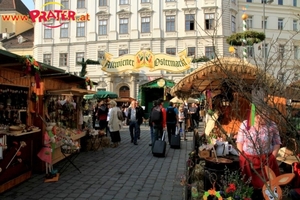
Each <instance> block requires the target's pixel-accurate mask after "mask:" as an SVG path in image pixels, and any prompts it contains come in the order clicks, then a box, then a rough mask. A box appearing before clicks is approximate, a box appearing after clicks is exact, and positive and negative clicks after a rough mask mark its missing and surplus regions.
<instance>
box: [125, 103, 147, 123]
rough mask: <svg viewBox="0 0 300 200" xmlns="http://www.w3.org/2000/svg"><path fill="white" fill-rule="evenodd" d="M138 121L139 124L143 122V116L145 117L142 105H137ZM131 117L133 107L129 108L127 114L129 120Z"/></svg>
mask: <svg viewBox="0 0 300 200" xmlns="http://www.w3.org/2000/svg"><path fill="white" fill-rule="evenodd" d="M135 109H136V121H137V122H138V124H139V125H141V124H142V123H143V117H144V110H143V108H142V107H140V106H139V107H136V108H135ZM130 118H131V108H129V109H128V114H127V119H128V121H129V120H130Z"/></svg>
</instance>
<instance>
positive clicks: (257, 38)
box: [226, 31, 266, 46]
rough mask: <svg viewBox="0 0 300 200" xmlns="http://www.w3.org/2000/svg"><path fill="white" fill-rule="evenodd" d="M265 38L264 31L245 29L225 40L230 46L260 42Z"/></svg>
mask: <svg viewBox="0 0 300 200" xmlns="http://www.w3.org/2000/svg"><path fill="white" fill-rule="evenodd" d="M265 38H266V36H265V34H264V33H261V32H257V31H245V32H242V33H235V34H232V35H231V36H229V37H228V38H227V39H226V42H227V43H228V44H229V45H232V46H243V45H253V44H256V43H259V42H262V41H263V40H264V39H265ZM243 40H245V41H246V42H244V41H243Z"/></svg>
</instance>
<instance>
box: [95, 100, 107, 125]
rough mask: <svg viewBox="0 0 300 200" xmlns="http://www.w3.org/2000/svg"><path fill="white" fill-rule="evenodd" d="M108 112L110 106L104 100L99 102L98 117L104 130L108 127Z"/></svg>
mask: <svg viewBox="0 0 300 200" xmlns="http://www.w3.org/2000/svg"><path fill="white" fill-rule="evenodd" d="M107 114H108V108H107V107H106V105H105V104H104V101H103V100H101V101H100V102H99V103H98V111H97V117H98V120H99V129H100V130H104V129H106V127H107Z"/></svg>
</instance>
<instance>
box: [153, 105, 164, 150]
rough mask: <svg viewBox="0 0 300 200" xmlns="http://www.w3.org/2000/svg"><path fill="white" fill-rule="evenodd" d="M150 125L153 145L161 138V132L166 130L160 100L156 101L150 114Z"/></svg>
mask: <svg viewBox="0 0 300 200" xmlns="http://www.w3.org/2000/svg"><path fill="white" fill-rule="evenodd" d="M150 118H151V123H152V125H153V144H152V149H153V147H154V143H155V142H156V141H157V140H158V138H161V137H162V135H163V131H164V130H166V121H167V120H166V110H165V109H164V107H163V106H162V100H158V101H157V105H156V106H155V107H153V109H152V111H151V113H150Z"/></svg>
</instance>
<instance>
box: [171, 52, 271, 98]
mask: <svg viewBox="0 0 300 200" xmlns="http://www.w3.org/2000/svg"><path fill="white" fill-rule="evenodd" d="M264 74H265V73H264V72H263V71H262V70H260V69H259V68H258V67H256V66H254V65H252V64H251V63H248V62H246V61H244V60H241V59H238V58H234V57H224V58H218V59H215V60H212V61H209V62H207V63H206V64H204V65H203V66H201V67H200V68H198V69H197V70H195V71H193V72H192V73H191V74H189V75H187V76H186V77H184V78H183V79H181V80H180V81H179V82H178V83H177V84H176V85H175V86H174V87H173V88H172V89H171V95H172V96H178V97H181V96H190V95H192V94H193V92H197V94H199V93H201V92H203V91H205V90H208V89H209V90H211V91H213V92H217V91H218V90H220V86H221V85H222V82H224V80H225V79H226V78H230V79H234V80H231V81H232V84H236V85H237V86H239V85H240V83H242V84H243V85H244V86H245V87H249V86H251V85H252V84H253V83H255V82H256V81H258V80H259V79H260V78H261V77H260V76H263V75H264ZM266 78H267V82H268V84H274V83H275V79H274V78H272V77H271V76H270V75H266Z"/></svg>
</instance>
